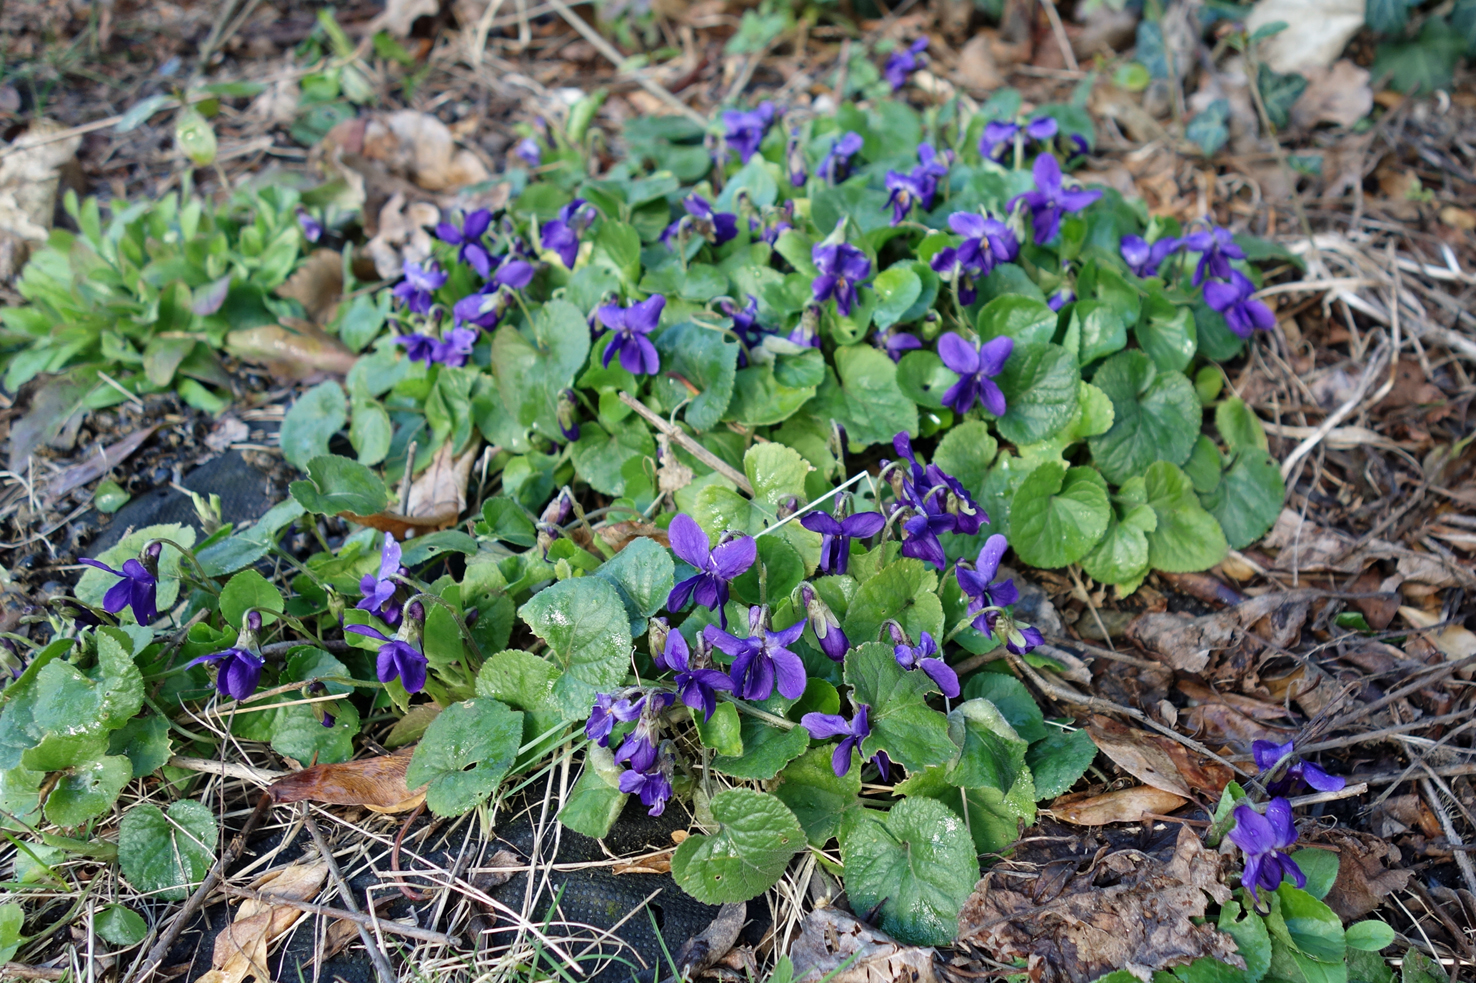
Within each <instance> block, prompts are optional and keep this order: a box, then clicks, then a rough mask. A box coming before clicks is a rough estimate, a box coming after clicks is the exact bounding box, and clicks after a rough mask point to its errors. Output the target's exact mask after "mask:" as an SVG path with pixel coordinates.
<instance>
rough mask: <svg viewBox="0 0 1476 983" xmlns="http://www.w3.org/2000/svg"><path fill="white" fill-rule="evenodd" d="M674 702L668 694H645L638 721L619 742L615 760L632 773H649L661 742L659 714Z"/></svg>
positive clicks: (654, 692)
mask: <svg viewBox="0 0 1476 983" xmlns="http://www.w3.org/2000/svg"><path fill="white" fill-rule="evenodd" d="M675 702H676V697H675V696H673V695H671V694H670V693H660V692H656V691H651V692H649V693H647V694H646V696H645V698H644V699H642V700H641V703H642V704H643V706H642V707H641V713H640V719H638V720H637V721H636V725H635V728H634V729H633V730H631V732H630V733H629V734H626V735H625V740H623V741H621V742H620V749H619V750H618V751H616V752H615V760H616V761H617V762H619V763H621V764H628V765H629V766H630V767H631V769H632V770H634V771H650V770H651V768H652V767H653V766H654V765H655V764H656V749H657V747H658V746H659V743H660V740H661V714H662V713H664V712H665V711H666V709H667V707H670V706H671V705H672V704H673V703H675Z"/></svg>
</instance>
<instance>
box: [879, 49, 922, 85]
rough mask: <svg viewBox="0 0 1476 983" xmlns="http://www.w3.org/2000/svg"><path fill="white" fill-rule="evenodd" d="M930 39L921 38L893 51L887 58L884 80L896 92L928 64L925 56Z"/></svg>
mask: <svg viewBox="0 0 1476 983" xmlns="http://www.w3.org/2000/svg"><path fill="white" fill-rule="evenodd" d="M927 47H928V39H927V38H926V37H920V38H918V39H917V40H916V41H914V42H912V43H911V44H910V45H908V46H907V47H905V48H902V49H900V50H897V51H893V52H892V54H891V56H890V57H888V58H887V64H886V66H885V67H884V68H883V69H882V78H884V79H886V80H887V84H888V85H890V86H891V87H892V91H893V92H896V91H897V90H898V89H900V88H902V86H904V85H906V84H907V76H908V75H910V74H912V73H913V72H915V71H917V70H918V69H919V68H924V67H926V66H927V64H928V56H927V55H925V54H923V52H924V51H926V50H927Z"/></svg>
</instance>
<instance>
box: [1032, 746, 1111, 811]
mask: <svg viewBox="0 0 1476 983" xmlns="http://www.w3.org/2000/svg"><path fill="white" fill-rule="evenodd" d="M1096 757H1097V745H1095V744H1093V743H1092V739H1091V737H1090V736H1089V735H1088V734H1087V732H1086V731H1084V730H1066V731H1061V730H1058V731H1055V732H1054V733H1052V734H1050V735H1049V736H1047V737H1045V738H1042V739H1041V740H1038V741H1036V742H1034V743H1033V744H1031V745H1030V749H1029V750H1027V751H1026V752H1025V763H1026V764H1027V765H1029V766H1030V775H1031V777H1032V778H1034V779H1035V794H1036V795H1037V796H1039V797H1040V798H1041V799H1042V800H1044V799H1054V798H1055V797H1056V796H1058V795H1063V794H1065V792H1066V791H1067V790H1068V789H1070V788H1071V786H1073V785H1075V784H1076V780H1077V779H1078V778H1080V777H1081V776H1082V775H1085V774H1086V770H1087V768H1088V767H1090V766H1091V763H1092V761H1093V760H1094V759H1095V758H1096Z"/></svg>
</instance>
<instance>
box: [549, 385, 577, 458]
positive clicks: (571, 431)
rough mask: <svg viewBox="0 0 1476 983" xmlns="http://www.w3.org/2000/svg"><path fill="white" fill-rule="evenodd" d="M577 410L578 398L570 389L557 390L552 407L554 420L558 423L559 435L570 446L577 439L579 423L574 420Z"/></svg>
mask: <svg viewBox="0 0 1476 983" xmlns="http://www.w3.org/2000/svg"><path fill="white" fill-rule="evenodd" d="M578 408H579V398H578V396H576V395H575V393H574V390H572V389H561V390H559V398H558V401H557V403H556V404H555V406H554V419H555V420H557V421H558V424H559V433H561V434H563V435H564V439H565V440H567V441H569V442H570V443H571V444H572V443H573V442H574V441H576V440H578V439H579V423H578V421H577V420H575V419H574V413H575V411H576V410H577V409H578Z"/></svg>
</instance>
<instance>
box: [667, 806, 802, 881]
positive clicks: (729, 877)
mask: <svg viewBox="0 0 1476 983" xmlns="http://www.w3.org/2000/svg"><path fill="white" fill-rule="evenodd" d="M712 817H713V819H715V820H717V821H718V822H719V823H721V824H722V825H721V827H720V828H719V830H718V832H717V833H714V834H712V835H703V834H699V835H696V836H689V837H687V838H686V839H685V840H683V841H682V845H681V846H679V847H677V850H676V853H675V854H673V855H672V858H671V874H672V877H673V878H675V879H676V882H677V885H678V886H680V887H681V889H682V890H683V891H686V892H687V893H688V894H690V895H691V896H692V897H694V898H696V899H697V900H698V901H701V902H702V903H703V904H724V903H727V902H730V901H747V900H748V899H749V898H754V897H757V896H758V895H760V894H762V893H763V892H765V891H767V890H768V889H769V888H771V887H773V886H774V885H775V884H777V883H779V878H780V877H782V876H784V870H785V868H786V867H788V866H789V860H790V858H791V857H793V856H794V855H795V854H796V853H798V852H799V851H800V850H802V849H804V847H805V834H804V830H802V829H800V824H799V821H798V820H796V819H795V818H794V813H792V812H790V811H789V808H788V807H787V806H785V804H784V803H783V802H781V801H779V799H778V798H776V797H775V796H772V795H765V794H764V793H763V792H755V791H752V790H751V789H736V788H735V789H729V790H727V791H726V792H719V793H718V794H717V795H715V796H713V797H712Z"/></svg>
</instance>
